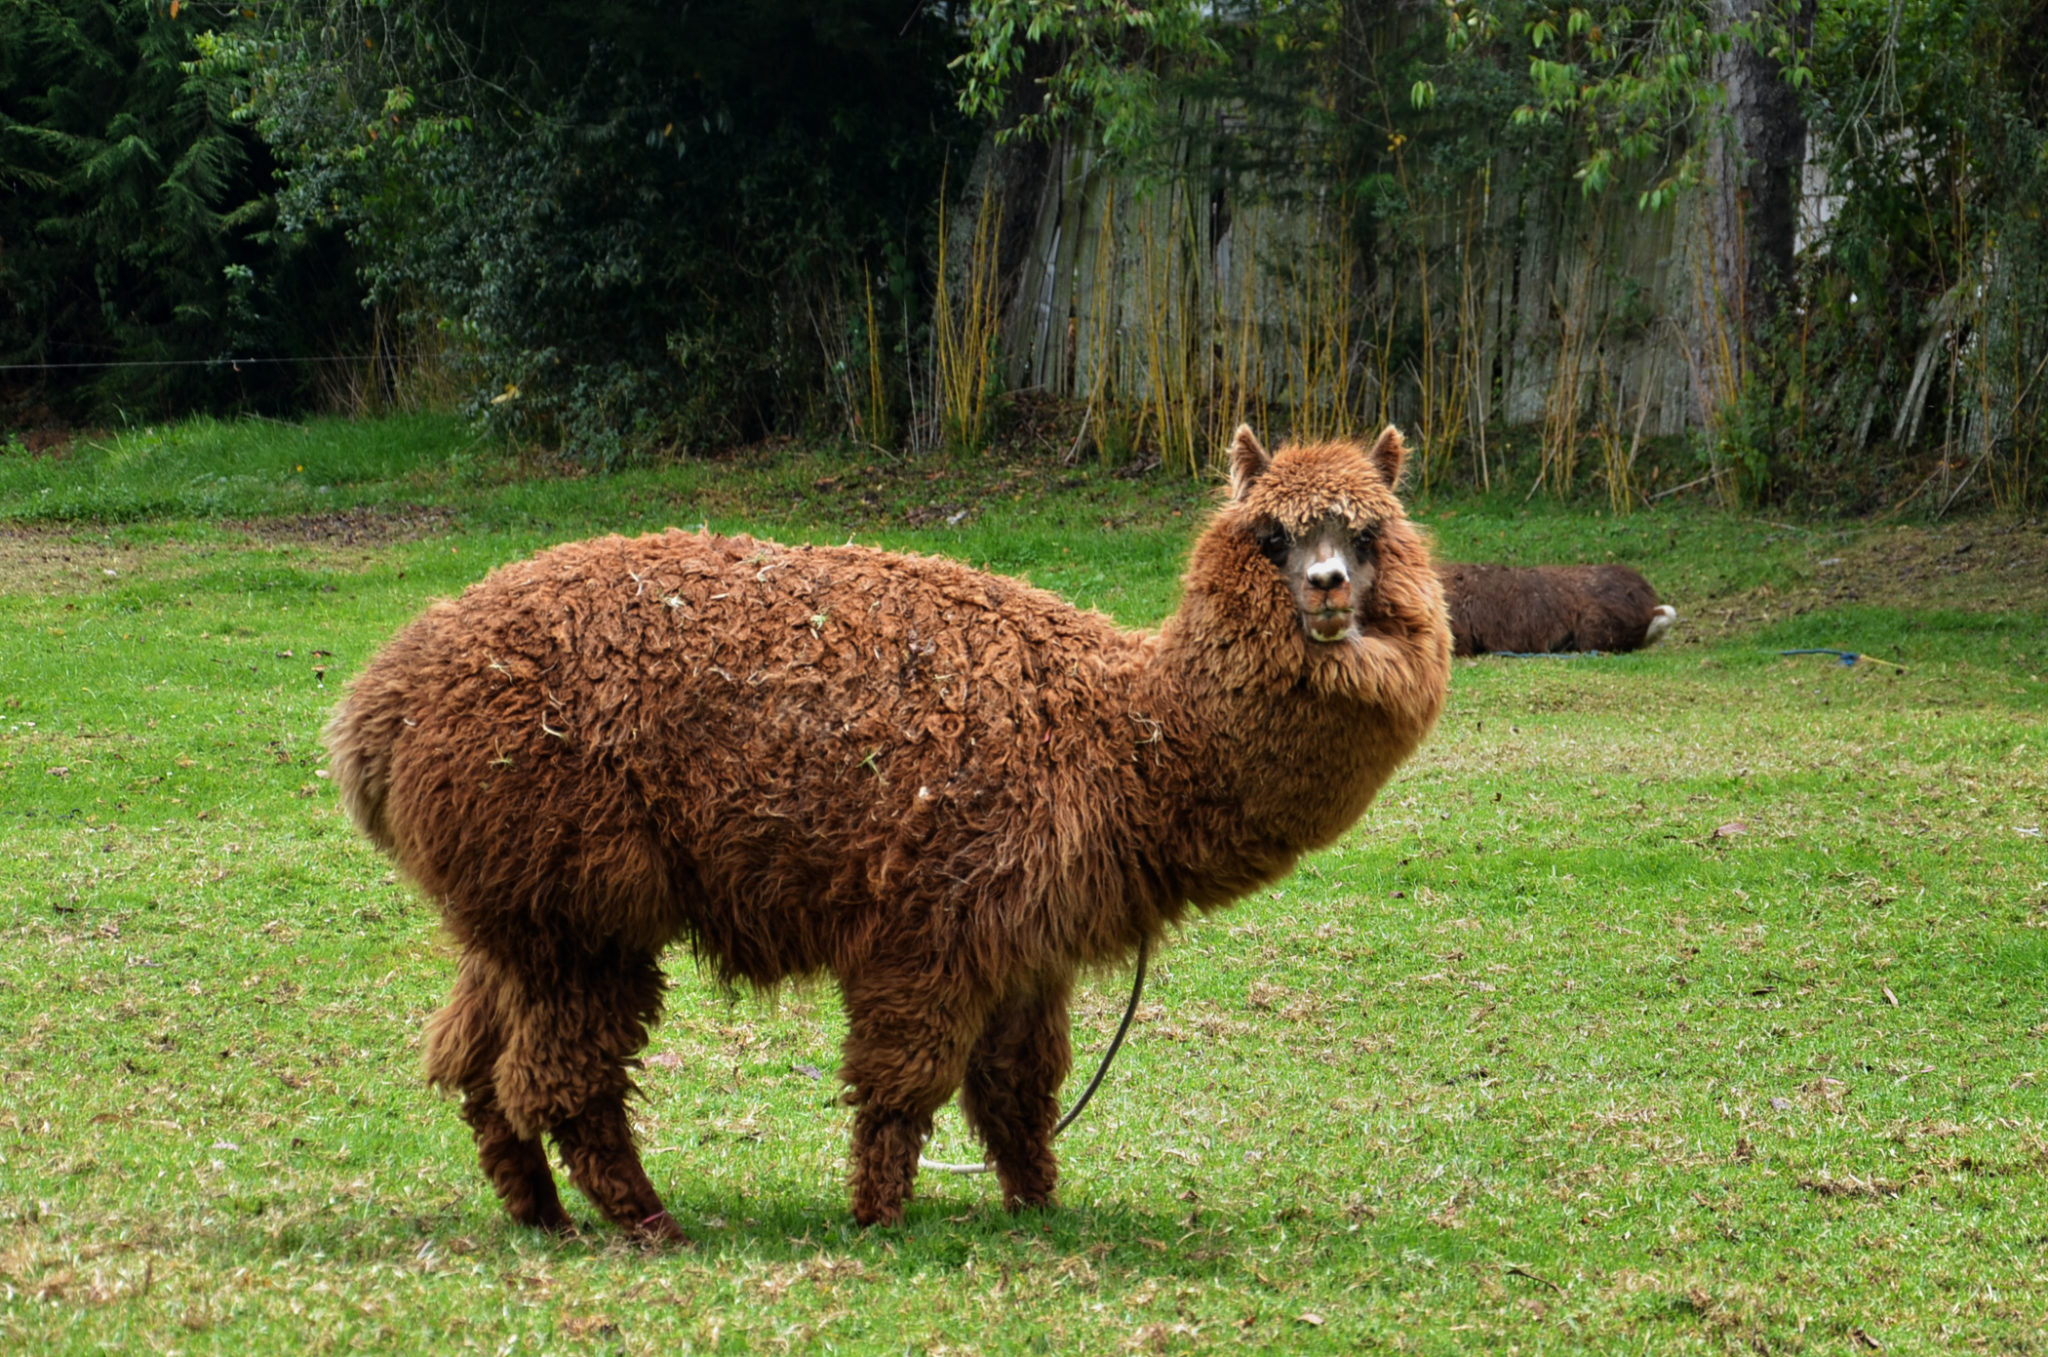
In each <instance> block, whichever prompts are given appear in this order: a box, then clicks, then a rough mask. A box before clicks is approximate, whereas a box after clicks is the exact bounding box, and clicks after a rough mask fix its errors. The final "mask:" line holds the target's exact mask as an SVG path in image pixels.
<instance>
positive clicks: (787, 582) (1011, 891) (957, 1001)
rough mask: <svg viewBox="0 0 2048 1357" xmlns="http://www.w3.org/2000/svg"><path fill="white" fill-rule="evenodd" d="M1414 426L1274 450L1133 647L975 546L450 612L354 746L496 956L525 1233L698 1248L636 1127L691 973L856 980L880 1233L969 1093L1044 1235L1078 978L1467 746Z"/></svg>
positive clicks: (674, 573)
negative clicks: (646, 1084)
mask: <svg viewBox="0 0 2048 1357" xmlns="http://www.w3.org/2000/svg"><path fill="white" fill-rule="evenodd" d="M1405 455H1406V449H1405V448H1404V447H1403V445H1402V442H1401V437H1400V435H1399V434H1398V433H1396V432H1395V431H1394V430H1393V429H1391V428H1390V429H1388V430H1387V431H1386V432H1385V433H1384V434H1382V435H1381V436H1380V439H1379V441H1378V442H1377V443H1376V444H1375V445H1374V446H1373V447H1372V449H1371V450H1370V451H1368V450H1367V449H1365V448H1362V447H1360V446H1358V445H1356V444H1352V443H1327V444H1318V445H1315V446H1309V447H1283V448H1282V449H1281V450H1280V451H1279V453H1278V455H1277V456H1273V457H1271V458H1269V457H1268V456H1267V454H1266V453H1265V451H1264V450H1263V449H1261V448H1260V447H1259V445H1258V442H1257V440H1256V439H1254V438H1253V437H1252V433H1251V430H1249V429H1243V430H1240V431H1239V433H1238V436H1237V441H1236V443H1235V444H1234V445H1233V447H1232V468H1233V476H1232V493H1231V496H1230V498H1229V499H1228V501H1227V502H1226V503H1225V504H1224V505H1223V506H1222V507H1221V508H1220V509H1218V510H1217V512H1216V514H1215V517H1214V518H1213V519H1212V520H1211V521H1210V523H1209V525H1208V528H1207V530H1206V531H1205V532H1204V533H1203V534H1202V537H1201V539H1200V540H1199V541H1198V542H1197V543H1196V545H1195V547H1194V550H1193V554H1192V557H1191V559H1190V561H1189V564H1188V570H1187V575H1186V577H1185V580H1184V588H1183V598H1182V602H1181V607H1180V611H1179V612H1178V613H1177V614H1176V615H1175V616H1174V617H1172V618H1171V619H1169V620H1168V621H1167V623H1166V624H1165V626H1164V627H1163V628H1162V629H1161V630H1160V631H1158V632H1157V633H1140V632H1127V631H1121V630H1119V629H1118V628H1117V627H1116V626H1115V624H1114V623H1112V622H1111V621H1110V620H1109V619H1108V618H1106V617H1103V616H1102V615H1100V614H1098V613H1093V612H1080V611H1077V610H1076V609H1074V608H1072V607H1071V606H1069V605H1068V604H1066V603H1064V602H1062V601H1061V600H1060V599H1058V598H1056V597H1054V596H1053V595H1051V594H1048V593H1044V592H1041V591H1039V590H1037V589H1033V588H1030V587H1029V586H1027V585H1024V584H1021V583H1019V582H1017V581H1015V580H1010V579H1004V578H1002V577H999V576H994V575H987V574H982V573H980V572H977V571H974V570H970V569H968V568H966V567H965V566H961V565H956V564H954V563H953V562H951V561H946V560H940V559H936V558H933V557H917V556H897V555H889V554H885V553H883V552H879V551H871V550H868V549H866V548H856V547H850V546H849V547H838V548H815V547H782V546H777V545H775V544H773V543H771V542H762V541H756V540H754V539H751V538H746V537H736V538H719V537H710V536H702V535H694V534H684V533H680V532H675V531H670V532H668V533H665V534H661V535H657V536H650V537H641V538H637V539H633V540H626V539H624V538H619V537H607V538H601V539H599V540H596V541H589V542H580V543H576V544H574V545H571V546H564V547H558V548H556V549H554V550H551V551H546V552H542V553H541V554H540V555H538V556H536V557H534V558H533V559H532V560H530V561H527V562H524V563H521V564H517V565H511V566H507V567H505V568H503V569H501V570H498V571H496V572H494V573H493V574H492V575H490V576H489V577H488V578H486V579H485V580H483V581H482V582H481V583H479V584H477V585H475V586H474V587H472V588H471V589H470V590H469V591H468V592H466V593H465V594H463V595H462V597H461V598H459V599H456V600H454V601H452V602H443V603H439V604H436V605H435V606H434V607H432V608H430V609H429V610H428V611H427V612H426V614H425V615H424V616H422V617H421V618H420V619H419V620H417V621H416V622H414V623H413V624H412V625H411V626H409V627H407V628H406V629H405V630H404V631H403V632H402V633H400V635H399V636H398V638H397V639H396V640H394V641H393V642H392V643H391V644H390V645H389V646H388V647H387V648H386V649H385V650H384V651H383V653H381V654H380V655H378V656H377V657H376V658H375V659H374V660H373V661H372V662H371V663H370V664H369V666H368V667H367V668H366V669H365V670H364V671H363V672H362V674H361V675H360V676H359V677H358V678H357V679H356V680H355V682H354V684H353V686H352V689H351V691H350V693H349V696H348V698H347V700H346V701H345V702H344V703H343V704H342V706H341V709H340V710H339V711H338V712H337V713H336V714H335V717H334V719H333V721H332V723H331V724H330V725H329V727H328V730H327V742H328V748H329V750H330V751H331V754H332V764H333V770H334V777H335V780H336V783H337V785H338V786H339V787H340V789H341V794H342V797H343V799H344V801H345V802H346V804H347V806H348V808H349V811H350V812H351V814H352V815H353V816H354V817H355V819H356V821H357V823H358V824H360V825H361V826H362V828H363V830H364V832H365V833H367V834H368V835H369V836H370V838H372V839H373V840H375V842H376V843H377V844H378V845H379V846H380V847H382V848H384V849H385V850H386V851H387V852H389V853H391V854H392V856H393V857H395V858H396V859H397V860H398V862H399V864H400V866H401V867H402V868H403V869H404V870H405V872H406V874H407V875H408V876H410V877H411V878H412V879H413V880H414V881H416V882H418V883H419V885H420V886H421V887H422V888H423V889H424V890H425V891H426V892H427V894H428V895H430V896H431V897H432V898H433V899H434V900H435V901H436V902H437V903H438V904H439V906H440V908H441V912H442V915H443V918H444V919H445V920H446V923H447V926H448V928H449V930H450V931H451V932H452V933H453V934H454V936H455V938H456V940H457V942H458V943H459V944H460V945H461V949H462V952H461V961H460V965H459V969H458V972H457V976H456V981H455V994H454V998H453V1000H452V1001H451V1002H450V1003H449V1005H448V1006H447V1007H446V1008H445V1009H443V1010H442V1011H441V1012H440V1014H439V1015H438V1016H437V1017H436V1018H435V1019H434V1021H433V1024H432V1026H431V1029H430V1031H429V1033H428V1036H427V1042H426V1048H427V1071H428V1074H429V1076H430V1077H431V1078H432V1079H433V1081H434V1082H435V1083H437V1084H439V1085H442V1086H444V1087H450V1088H455V1089H459V1090H461V1092H462V1095H463V1109H462V1112H463V1116H464V1118H465V1119H466V1120H467V1121H468V1122H469V1124H470V1126H471V1128H472V1129H473V1130H474V1132H475V1136H476V1142H477V1147H478V1150H479V1152H480V1154H481V1157H482V1160H483V1167H484V1171H485V1172H486V1173H487V1174H488V1175H489V1177H490V1179H491V1182H492V1183H493V1185H494V1186H495V1187H496V1188H497V1191H498V1194H499V1195H500V1197H502V1198H503V1200H504V1203H505V1206H506V1209H507V1210H508V1211H509V1212H510V1213H511V1215H512V1216H513V1218H514V1219H516V1220H519V1221H522V1222H524V1223H527V1224H531V1225H539V1226H545V1227H548V1228H553V1229H562V1228H567V1227H568V1226H569V1223H570V1222H569V1217H568V1216H567V1215H566V1214H565V1213H564V1211H563V1209H562V1205H561V1202H560V1200H559V1199H558V1197H557V1196H556V1192H555V1183H554V1178H553V1175H552V1173H551V1171H550V1168H549V1163H548V1158H547V1154H546V1151H545V1149H544V1148H543V1141H542V1137H543V1136H551V1137H552V1138H553V1139H554V1142H555V1144H556V1146H557V1148H558V1149H559V1151H560V1154H561V1157H562V1159H563V1161H564V1163H565V1164H566V1166H567V1168H568V1171H569V1175H570V1178H571V1180H572V1181H573V1182H574V1183H575V1184H576V1185H577V1186H578V1187H579V1188H581V1189H582V1190H583V1191H584V1192H585V1193H586V1194H587V1195H588V1196H589V1197H590V1198H591V1200H592V1201H593V1202H595V1203H596V1204H597V1206H598V1207H599V1209H601V1210H602V1211H603V1212H604V1214H605V1215H606V1216H607V1217H609V1218H610V1219H612V1220H613V1221H616V1222H618V1223H620V1224H622V1225H626V1226H629V1227H634V1228H637V1229H639V1230H640V1231H642V1232H644V1233H646V1234H648V1235H651V1236H654V1237H659V1238H672V1237H675V1236H676V1233H677V1232H676V1228H675V1226H674V1224H673V1222H671V1221H670V1219H669V1217H668V1215H667V1213H666V1212H665V1211H664V1210H663V1208H662V1204H661V1200H660V1198H659V1197H658V1196H657V1195H656V1194H655V1190H654V1188H653V1186H652V1185H651V1184H650V1183H649V1182H648V1179H647V1175H646V1174H645V1172H644V1171H643V1170H642V1168H641V1163H640V1158H639V1155H638V1152H637V1151H636V1149H635V1147H634V1143H633V1136H632V1133H631V1130H630V1128H629V1126H628V1123H627V1116H626V1097H627V1094H628V1092H629V1090H630V1089H631V1088H632V1079H631V1077H630V1075H629V1073H628V1071H629V1068H630V1067H631V1064H632V1062H633V1057H634V1056H635V1054H636V1053H637V1052H638V1051H639V1050H640V1049H641V1047H642V1046H643V1045H644V1044H645V1043H646V1040H647V1030H648V1027H649V1026H650V1025H651V1024H652V1023H653V1022H654V1021H655V1020H656V1017H657V1015H658V1013H659V1011H660V1008H661V1001H662V989H663V979H662V973H661V969H660V966H659V964H658V958H659V957H660V954H661V952H662V949H663V948H664V947H666V946H668V945H669V944H670V943H674V942H680V943H683V944H685V945H687V946H688V947H690V948H691V949H692V950H693V951H694V952H695V953H696V955H697V956H698V957H699V958H700V959H701V960H702V961H703V962H704V963H705V964H707V965H709V966H711V967H712V968H714V969H715V970H716V971H717V972H718V974H719V975H720V976H721V977H723V978H725V979H726V980H728V981H741V980H744V981H747V982H750V983H752V984H755V985H760V986H769V985H773V984H775V983H776V982H777V981H780V980H782V979H784V978H785V977H789V976H797V975H804V974H810V973H815V972H821V971H829V972H831V973H832V975H834V976H835V977H836V978H837V979H838V982H839V985H840V987H841V990H842V993H843V996H844V1002H845V1007H846V1013H847V1019H848V1028H849V1031H848V1035H847V1039H846V1047H845V1063H844V1065H843V1067H842V1069H841V1071H840V1074H841V1078H842V1079H844V1081H845V1082H846V1084H847V1086H848V1094H847V1097H848V1101H850V1102H851V1103H852V1104H854V1105H855V1106H856V1107H857V1108H858V1109H859V1110H858V1112H857V1114H856V1116H855V1118H854V1126H853V1141H854V1148H853V1210H854V1215H855V1216H856V1217H857V1218H858V1219H859V1220H860V1221H861V1222H863V1223H867V1224H871V1223H875V1222H896V1221H899V1220H901V1219H902V1214H903V1204H904V1201H905V1200H906V1199H907V1198H908V1197H909V1195H910V1191H911V1186H912V1179H913V1177H914V1175H915V1174H916V1172H917V1161H918V1151H919V1147H920V1146H921V1145H922V1143H923V1142H924V1140H925V1138H926V1137H927V1136H928V1135H929V1133H930V1129H931V1120H932V1113H933V1112H934V1111H935V1110H936V1109H937V1108H938V1107H939V1106H940V1105H942V1104H943V1103H944V1102H945V1101H946V1100H947V1099H948V1098H950V1097H952V1096H953V1094H954V1093H955V1092H956V1091H957V1092H958V1093H959V1096H960V1101H961V1105H962V1108H963V1110H964V1111H965V1113H966V1116H967V1119H968V1122H969V1124H970V1125H971V1126H972V1127H973V1129H974V1130H975V1132H976V1133H977V1134H978V1135H979V1136H980V1138H981V1139H982V1141H983V1142H984V1144H985V1145H986V1147H987V1150H988V1154H989V1157H990V1159H991V1160H992V1161H993V1163H994V1165H995V1167H996V1170H997V1173H998V1175H999V1177H1000V1179H1001V1182H1002V1187H1003V1196H1004V1199H1005V1201H1006V1202H1007V1203H1008V1204H1010V1205H1011V1206H1013V1207H1015V1206H1022V1205H1032V1204H1039V1203H1045V1202H1048V1201H1049V1200H1050V1199H1051V1196H1052V1192H1053V1185H1054V1179H1055V1177H1056V1174H1057V1168H1056V1165H1055V1163H1054V1159H1053V1152H1052V1145H1051V1137H1052V1130H1053V1123H1054V1118H1055V1114H1056V1113H1057V1111H1058V1094H1059V1089H1060V1084H1061V1081H1062V1080H1063V1079H1064V1078H1065V1077H1066V1074H1067V1070H1068V1065H1069V1051H1068V1042H1067V999H1068V993H1069V988H1070V986H1071V984H1072V982H1073V977H1074V974H1075V971H1076V969H1077V968H1079V967H1081V966H1087V965H1103V964H1110V963H1114V962H1116V961H1118V960H1120V959H1122V958H1125V957H1128V956H1129V955H1130V954H1131V952H1132V951H1133V950H1134V949H1135V948H1136V947H1137V946H1138V944H1139V942H1140V941H1141V940H1144V939H1152V938H1157V937H1158V936H1159V935H1160V933H1161V932H1162V931H1163V930H1164V929H1165V928H1166V927H1167V926H1168V925H1169V924H1172V923H1173V922H1174V921H1176V920H1178V919H1180V918H1182V917H1183V916H1184V915H1185V914H1186V913H1187V912H1188V910H1189V908H1190V907H1191V906H1192V907H1193V908H1195V909H1212V908H1215V907H1217V906H1220V905H1223V904H1226V903H1228V902H1229V901H1230V900H1232V899H1234V898H1236V897H1237V896H1240V895H1242V894H1244V893H1245V892H1246V891H1248V890H1251V889H1252V888H1254V887H1255V886H1258V885H1259V884H1261V883H1263V882H1267V881H1271V880H1273V879H1274V878H1275V877H1278V876H1280V875H1282V874H1283V873H1285V872H1287V871H1288V870H1289V869H1290V868H1291V867H1292V866H1293V865H1294V862H1295V859H1296V857H1297V856H1299V855H1300V854H1301V853H1302V852H1303V851H1304V850H1307V849H1311V848H1315V847H1318V846H1321V845H1324V844H1327V843H1329V842H1331V841H1332V840H1333V839H1335V838H1336V837H1337V836H1338V835H1340V834H1341V833H1343V832H1344V831H1345V830H1346V829H1347V828H1348V827H1349V826H1350V825H1351V824H1352V823H1353V822H1354V821H1355V820H1357V818H1358V817H1359V816H1360V815H1361V814H1362V813H1363V812H1364V811H1365V809H1366V807H1367V806H1368V805H1370V804H1371V802H1372V800H1373V797H1374V794H1375V793H1376V792H1377V791H1378V790H1379V788H1380V786H1381V784H1382V783H1384V782H1385V781H1386V780H1387V778H1388V776H1389V775H1390V774H1391V773H1392V772H1393V771H1394V769H1395V767H1396V766H1397V765H1398V764H1399V763H1400V762H1401V761H1402V760H1403V759H1405V758H1406V757H1407V756H1408V755H1409V754H1410V753H1411V752H1412V751H1413V750H1414V749H1415V747H1416V745H1417V744H1419V743H1420V742H1421V740H1422V739H1423V737H1424V736H1425V735H1426V734H1427V733H1428V732H1429V730H1430V728H1431V726H1433V725H1434V724H1435V722H1436V719H1437V715H1438V713H1439V711H1440V710H1441V709H1442V705H1443V700H1444V683H1445V679H1446V676H1447V673H1448V671H1449V667H1450V634H1449V632H1448V630H1447V629H1446V627H1445V624H1444V612H1443V601H1442V597H1441V594H1440V593H1439V591H1438V588H1437V582H1436V577H1435V575H1433V574H1432V573H1431V570H1430V562H1429V551H1428V547H1427V545H1426V543H1425V541H1424V539H1423V538H1422V536H1421V535H1420V534H1419V533H1418V532H1417V531H1416V529H1414V528H1413V527H1412V526H1410V524H1409V523H1408V521H1407V519H1406V518H1405V517H1404V516H1403V514H1402V510H1401V505H1400V503H1399V502H1398V501H1397V500H1396V499H1395V496H1394V490H1393V487H1394V485H1395V483H1396V482H1397V480H1398V479H1399V476H1400V472H1401V465H1402V461H1403V459H1404V457H1405Z"/></svg>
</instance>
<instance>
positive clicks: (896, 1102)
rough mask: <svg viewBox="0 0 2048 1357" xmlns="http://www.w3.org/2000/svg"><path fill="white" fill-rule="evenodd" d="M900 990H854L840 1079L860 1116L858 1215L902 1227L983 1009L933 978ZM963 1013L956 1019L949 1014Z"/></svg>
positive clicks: (856, 1122) (856, 1132)
mask: <svg viewBox="0 0 2048 1357" xmlns="http://www.w3.org/2000/svg"><path fill="white" fill-rule="evenodd" d="M919 980H922V981H923V982H924V983H923V984H920V983H919V982H918V981H909V982H907V983H905V984H903V985H902V986H901V987H900V988H897V989H893V990H891V989H888V988H886V987H883V986H879V985H877V986H871V987H868V992H867V993H866V994H859V995H857V994H855V993H853V992H851V991H849V993H848V994H847V1004H846V1006H847V1028H848V1030H847V1034H846V1060H845V1064H844V1065H843V1066H842V1067H841V1069H840V1078H841V1079H843V1080H845V1081H846V1084H847V1086H848V1087H847V1094H846V1099H847V1101H848V1102H850V1103H852V1104H853V1105H854V1106H855V1107H857V1108H859V1109H860V1110H859V1111H858V1112H857V1113H855V1115H854V1119H853V1217H854V1219H855V1220H857V1221H859V1222H860V1223H861V1224H862V1225H900V1224H902V1223H903V1204H904V1203H905V1202H907V1201H909V1200H910V1194H911V1191H912V1189H913V1188H914V1187H915V1185H916V1182H917V1156H918V1152H919V1151H920V1150H922V1149H923V1148H924V1143H925V1141H926V1140H927V1139H928V1138H929V1137H930V1136H931V1132H932V1113H934V1112H936V1111H938V1109H939V1108H940V1106H942V1105H943V1104H944V1103H945V1101H946V1099H948V1098H950V1097H952V1096H953V1091H954V1090H955V1089H957V1088H958V1087H959V1086H960V1079H961V1076H962V1074H963V1073H964V1072H965V1070H966V1066H967V1049H968V1046H969V1044H970V1043H971V1042H972V1040H973V1036H974V1034H975V1033H976V1032H977V1031H979V1030H980V1028H981V1021H980V1018H981V1014H980V1013H979V1012H975V1011H972V1010H971V1008H970V1005H969V1003H968V1001H967V999H966V997H965V996H962V995H956V994H933V993H930V992H928V991H929V988H930V984H929V977H922V976H921V977H919ZM949 1014H951V1015H957V1016H954V1017H953V1018H952V1020H950V1021H949V1020H948V1015H949Z"/></svg>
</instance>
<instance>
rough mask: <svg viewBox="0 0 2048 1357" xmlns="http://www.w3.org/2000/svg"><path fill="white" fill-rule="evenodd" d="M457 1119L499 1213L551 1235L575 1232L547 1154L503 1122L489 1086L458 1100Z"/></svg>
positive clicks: (507, 1123) (495, 1096) (474, 1090)
mask: <svg viewBox="0 0 2048 1357" xmlns="http://www.w3.org/2000/svg"><path fill="white" fill-rule="evenodd" d="M462 1119H463V1120H464V1121H466V1122H468V1123H469V1129H470V1131H471V1133H472V1134H474V1135H475V1137H476V1152H477V1158H478V1159H479V1160H481V1161H482V1163H483V1168H484V1176H485V1177H487V1178H489V1179H490V1180H491V1186H492V1187H494V1188H496V1189H497V1192H498V1200H500V1201H502V1202H503V1203H504V1204H505V1212H506V1214H507V1215H509V1216H511V1217H512V1219H514V1220H516V1221H518V1222H519V1223H520V1224H521V1225H531V1226H533V1227H535V1228H536V1229H541V1230H547V1231H550V1232H552V1233H555V1234H567V1233H569V1232H570V1231H571V1230H573V1229H575V1228H576V1226H575V1223H574V1222H573V1221H571V1220H570V1219H569V1213H568V1212H567V1211H564V1210H563V1209H562V1199H561V1197H560V1195H559V1194H557V1193H556V1191H555V1175H554V1173H553V1171H552V1170H550V1169H549V1168H548V1156H547V1151H546V1149H544V1148H543V1147H542V1145H541V1143H540V1141H539V1140H538V1139H535V1140H526V1139H522V1138H521V1137H520V1135H519V1133H518V1132H517V1131H515V1130H513V1129H512V1123H511V1122H509V1121H507V1120H505V1113H504V1110H503V1109H502V1108H500V1107H499V1106H498V1098H497V1093H496V1091H495V1090H494V1089H492V1088H491V1086H490V1085H488V1084H484V1085H482V1086H480V1087H475V1088H471V1089H469V1090H468V1091H467V1092H465V1093H464V1094H463V1098H462Z"/></svg>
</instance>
